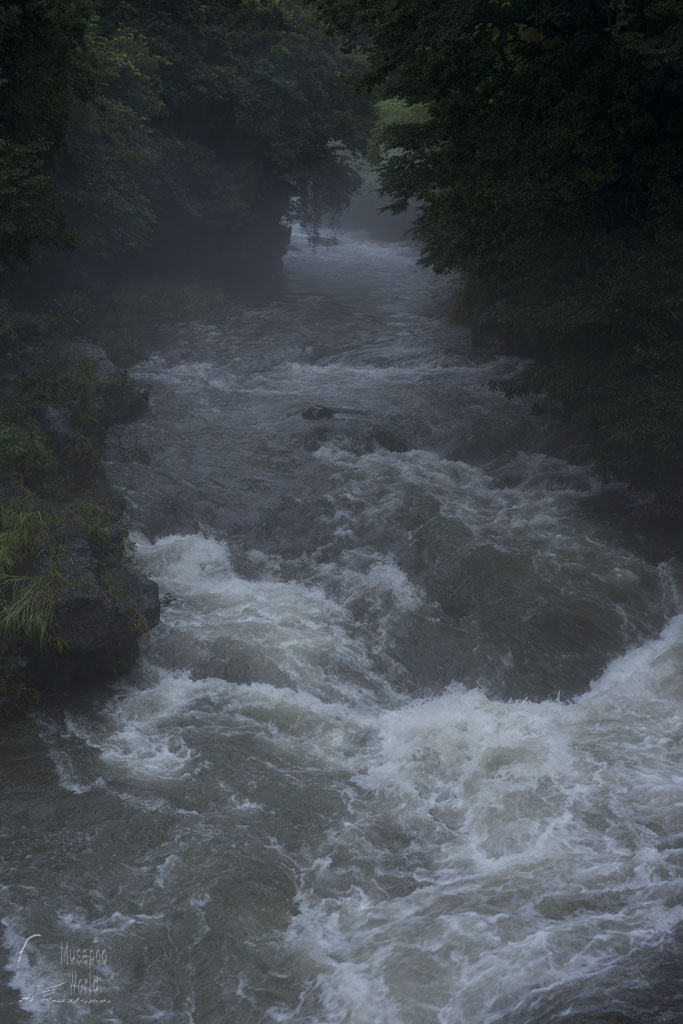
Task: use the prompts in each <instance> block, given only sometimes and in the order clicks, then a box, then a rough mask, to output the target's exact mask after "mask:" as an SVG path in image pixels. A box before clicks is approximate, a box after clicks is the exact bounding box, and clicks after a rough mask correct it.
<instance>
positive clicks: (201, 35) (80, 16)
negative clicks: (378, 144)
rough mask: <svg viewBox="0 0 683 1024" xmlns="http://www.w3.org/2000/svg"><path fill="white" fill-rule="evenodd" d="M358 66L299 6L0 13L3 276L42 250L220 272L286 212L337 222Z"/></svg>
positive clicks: (27, 6)
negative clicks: (153, 258) (230, 256)
mask: <svg viewBox="0 0 683 1024" xmlns="http://www.w3.org/2000/svg"><path fill="white" fill-rule="evenodd" d="M354 63H355V58H351V57H347V56H344V55H342V54H341V53H340V52H339V47H338V45H337V44H336V42H335V41H334V40H332V39H330V38H329V37H327V36H326V35H325V34H324V33H323V31H322V30H321V28H320V27H319V25H318V23H317V22H316V20H315V18H314V16H313V14H312V12H311V11H310V10H309V9H307V8H306V7H305V6H303V5H302V4H301V3H299V2H297V0H241V2H227V0H208V2H199V0H172V2H171V0H166V2H165V0H126V2H121V3H120V2H118V0H116V2H114V0H14V2H12V0H10V2H9V3H7V4H5V6H4V7H3V9H2V10H1V11H0V69H1V70H0V209H1V211H2V212H1V213H0V274H2V273H3V272H5V273H7V271H9V270H12V269H16V268H17V267H18V266H20V265H21V264H28V263H30V262H31V261H32V259H33V258H34V257H35V255H36V254H37V252H38V251H39V250H40V249H41V248H42V247H45V246H57V247H73V246H76V247H77V249H78V250H79V251H80V252H82V253H83V254H84V255H87V259H88V260H89V261H92V259H93V257H94V258H96V259H97V260H99V261H101V260H106V261H108V262H110V263H111V261H113V260H119V261H121V260H122V259H123V258H124V257H126V256H128V255H130V254H131V253H139V252H142V251H144V250H146V249H149V248H150V247H152V248H154V247H156V250H157V253H162V254H163V255H164V256H166V257H169V256H172V255H174V254H175V255H176V256H178V257H179V258H180V259H183V258H184V259H185V260H186V261H187V260H192V261H193V262H194V261H196V259H197V257H198V256H201V250H202V249H204V250H206V253H207V259H208V260H209V261H211V260H212V259H216V258H218V259H219V260H220V257H221V255H222V254H223V253H224V252H226V251H228V250H232V251H233V252H234V253H237V254H239V249H240V246H241V245H242V244H245V243H246V244H247V245H249V244H252V242H253V244H255V245H256V246H257V247H258V245H259V244H261V243H263V245H267V244H268V239H269V238H270V239H271V241H272V238H274V237H275V235H274V234H273V229H276V228H277V225H278V223H279V221H280V219H281V218H282V217H283V216H287V215H288V214H290V213H291V212H292V209H291V208H290V203H291V202H292V201H294V202H295V203H296V204H298V209H299V211H300V213H301V214H302V216H303V217H304V219H306V218H308V219H309V220H311V221H314V220H315V218H316V217H317V216H320V215H321V214H322V213H323V212H325V211H326V210H334V209H337V208H339V207H340V206H341V205H343V203H344V202H345V201H346V199H347V198H348V196H349V195H350V194H351V192H352V191H353V189H354V188H355V186H356V184H357V181H358V179H357V175H356V172H355V170H354V167H353V160H352V157H351V154H352V153H353V152H357V151H359V150H361V149H362V148H363V147H364V144H365V136H366V134H367V131H368V130H369V126H370V122H371V109H372V105H371V103H370V102H369V101H368V100H367V98H366V97H364V96H362V95H360V94H359V93H358V92H357V91H356V90H355V89H354V88H353V87H352V86H351V85H349V84H348V83H347V81H346V74H347V72H348V71H349V70H350V69H351V67H352V66H353V65H354ZM275 234H276V233H275ZM276 248H277V245H276ZM238 258H239V257H238Z"/></svg>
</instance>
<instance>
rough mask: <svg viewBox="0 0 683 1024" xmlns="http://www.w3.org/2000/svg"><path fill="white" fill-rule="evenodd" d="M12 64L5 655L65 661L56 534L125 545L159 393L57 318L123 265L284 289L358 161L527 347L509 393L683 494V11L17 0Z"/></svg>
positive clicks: (426, 252)
mask: <svg viewBox="0 0 683 1024" xmlns="http://www.w3.org/2000/svg"><path fill="white" fill-rule="evenodd" d="M0 55H1V64H0V96H1V100H2V101H1V102H0V196H1V197H2V204H1V207H0V342H1V344H2V348H3V358H4V376H5V377H6V378H7V381H8V386H7V387H6V389H5V391H4V394H3V398H2V403H1V407H0V441H1V442H2V447H1V448H0V473H2V493H3V496H4V504H3V511H2V517H3V518H2V537H3V545H2V550H3V554H2V563H1V564H0V573H1V575H0V587H1V588H2V594H3V597H4V603H3V611H2V614H1V615H0V633H1V634H2V636H3V637H4V638H5V641H3V642H10V641H13V640H16V639H17V638H19V639H20V640H21V641H22V642H23V640H26V639H27V638H29V639H30V640H31V643H32V644H33V647H36V646H38V647H40V648H42V649H47V648H50V646H52V648H55V645H56V646H59V645H60V644H61V645H63V643H64V630H63V628H60V627H59V601H60V599H61V598H60V595H62V596H63V593H64V587H65V583H64V573H63V571H62V570H61V569H60V566H63V564H64V559H63V558H62V557H61V556H60V555H59V551H63V550H64V549H65V548H66V549H68V548H69V544H70V543H71V542H70V541H69V542H67V541H65V532H64V531H65V530H66V532H67V533H68V532H69V530H71V532H72V533H73V531H74V530H76V532H78V529H80V530H81V532H82V533H83V532H85V535H87V537H88V538H89V539H90V540H89V542H90V545H91V548H92V547H93V545H94V547H95V548H97V544H98V543H99V544H100V546H102V544H103V537H104V536H105V535H107V536H109V534H108V533H107V531H109V533H111V529H110V528H111V523H112V522H114V521H118V520H117V516H119V515H120V512H119V513H116V514H115V513H114V512H113V511H111V512H107V513H106V514H105V515H104V518H103V516H102V514H101V513H98V512H97V511H93V509H95V510H96V509H97V508H101V507H102V503H103V501H104V502H105V504H106V503H107V502H110V501H111V500H112V498H111V495H109V494H105V493H104V492H103V491H102V487H103V486H104V485H103V484H102V483H101V481H100V483H98V484H97V486H95V484H94V483H93V481H94V480H96V478H97V473H96V472H95V469H94V467H96V465H97V455H98V451H99V445H100V444H101V441H102V438H103V436H104V432H105V430H106V426H107V424H108V423H109V422H110V421H111V420H112V419H113V418H114V417H115V415H116V414H118V413H120V412H121V410H124V412H126V410H127V413H130V414H133V411H135V410H137V411H139V410H140V409H141V408H143V406H144V401H143V398H142V397H141V396H136V395H135V394H134V392H133V390H132V389H131V388H130V386H129V384H128V382H127V379H126V378H125V375H121V374H120V373H117V372H115V368H113V367H105V366H104V364H103V363H102V358H101V356H100V357H99V358H100V364H99V367H98V365H97V360H95V362H93V360H92V358H90V357H89V356H88V353H87V352H86V351H85V350H84V349H83V348H81V349H80V350H78V349H74V348H73V346H72V347H71V348H69V344H70V343H71V341H72V340H73V335H72V338H71V340H70V339H69V337H68V332H66V333H64V332H62V333H61V334H60V330H59V329H58V328H57V327H56V326H55V324H56V323H57V320H58V317H57V318H55V315H54V309H55V308H57V309H59V303H60V301H62V300H63V298H64V296H68V295H69V294H70V293H72V292H73V291H74V289H85V290H87V289H88V288H94V289H95V291H97V288H99V290H100V293H101V292H102V290H103V285H102V282H108V281H110V280H112V279H113V278H114V277H116V275H117V274H121V273H124V272H128V273H130V272H131V269H132V271H133V272H134V273H139V274H144V273H145V270H146V269H149V268H150V267H154V268H155V269H156V270H157V271H159V270H160V271H161V272H165V271H168V272H172V273H174V274H177V273H180V274H182V273H185V272H187V273H194V272H197V271H199V272H209V273H212V274H214V275H217V276H218V277H219V278H222V279H224V280H226V281H227V280H230V279H231V278H235V277H237V276H239V274H240V273H242V272H243V271H244V270H245V269H256V270H257V271H258V273H266V272H267V271H268V269H269V268H273V267H277V266H278V265H279V262H280V259H281V256H282V255H283V253H284V251H285V249H286V247H287V242H288V238H289V228H288V224H291V222H292V220H293V219H298V220H300V221H302V222H303V223H304V224H305V225H307V226H308V227H309V229H310V231H311V232H312V233H314V232H315V230H316V228H317V225H319V224H320V222H321V218H322V217H323V215H325V214H334V213H335V212H338V211H339V210H340V209H342V208H343V206H344V204H345V203H346V202H347V201H348V199H349V197H350V196H351V195H352V194H353V192H354V189H355V188H356V187H357V185H358V182H359V177H358V172H357V169H356V164H355V162H354V161H355V159H356V158H357V157H358V156H359V155H360V154H362V153H363V152H366V153H367V155H368V156H369V158H370V159H371V161H372V162H374V163H375V164H376V166H377V168H378V172H379V175H380V181H381V188H382V191H383V195H384V197H385V202H386V204H387V206H388V208H389V209H391V210H393V211H394V212H398V211H402V210H405V209H406V208H407V207H408V205H409V204H414V205H415V206H416V208H417V210H418V214H417V218H416V221H415V226H414V235H415V238H416V239H417V241H418V242H419V244H420V246H421V250H422V260H423V262H424V263H426V264H427V265H429V266H431V267H433V268H434V269H435V270H436V271H437V272H440V273H444V272H451V271H453V272H456V273H457V275H458V280H459V281H460V282H461V284H460V288H461V294H460V296H459V299H458V301H459V304H460V313H461V315H467V316H469V317H471V318H472V319H473V321H475V322H479V323H483V322H486V324H487V325H488V328H489V330H491V329H493V330H494V332H497V335H498V339H499V342H500V341H501V339H502V343H504V344H506V345H508V346H511V347H512V348H513V349H514V351H517V352H520V353H522V354H524V355H526V356H530V357H531V359H530V360H529V361H528V362H526V363H525V369H524V370H523V371H522V372H521V373H520V374H518V375H517V376H516V377H515V378H513V379H509V378H508V379H504V380H497V381H492V382H491V386H493V387H495V388H499V389H502V390H503V391H505V392H506V393H507V394H508V395H511V396H514V395H520V394H534V395H537V396H538V398H537V404H536V407H537V408H538V409H539V410H545V411H549V412H551V413H552V414H555V415H561V416H564V417H568V418H574V419H575V420H576V421H577V422H579V423H580V424H581V425H583V426H584V427H586V428H588V430H589V431H590V432H592V436H594V437H595V438H596V448H595V451H596V452H597V457H598V459H599V461H600V462H601V465H602V466H603V468H604V469H606V470H607V471H612V472H615V473H617V474H618V475H620V476H622V477H625V478H628V479H630V480H632V481H635V482H636V483H638V484H639V485H641V486H643V485H644V486H645V487H648V488H651V489H652V490H654V491H655V492H657V493H658V494H659V495H660V496H662V497H663V498H664V500H665V502H666V503H668V504H667V507H668V508H669V509H671V508H676V507H678V506H679V505H680V503H681V500H683V487H682V485H681V480H682V471H683V401H682V399H681V395H682V393H683V344H682V339H681V314H682V312H683V190H682V185H683V122H682V121H681V116H680V111H681V109H682V108H683V63H682V58H683V17H682V16H681V11H680V6H679V4H678V3H677V0H651V2H646V0H579V2H576V3H572V4H566V3H555V2H552V0H474V2H472V3H467V4H463V3H446V2H445V0H434V2H424V0H420V2H419V3H418V2H416V0H406V2H402V3H400V4H396V3H389V2H387V0H362V2H361V0H311V2H309V3H306V2H299V0H241V2H240V0H230V2H228V0H207V2H200V0H125V2H113V0H11V2H9V3H5V4H4V5H3V6H2V9H1V10H0ZM377 109H379V112H380V114H379V119H378V118H377V112H376V111H377ZM105 287H106V285H105ZM55 304H56V305H55ZM90 355H91V356H92V353H91V354H90ZM127 413H126V414H127ZM93 488H94V490H93ZM98 488H99V491H98ZM103 494H104V497H103ZM75 497H76V498H78V500H79V501H80V502H81V505H80V506H79V510H78V511H77V512H73V509H72V512H71V513H69V515H70V516H71V519H69V516H67V521H68V522H70V525H68V526H67V527H65V526H64V517H63V516H62V520H60V523H61V525H59V526H57V525H56V519H55V518H54V514H53V513H52V512H50V510H49V508H48V506H47V505H46V504H45V502H48V503H49V502H50V501H53V502H54V501H61V502H64V501H67V502H72V503H73V500H74V499H75ZM83 501H86V502H90V503H91V505H88V506H87V509H86V512H84V511H83ZM36 502H37V504H36ZM41 502H42V504H41ZM91 506H92V507H91ZM86 513H87V514H86ZM51 516H52V518H50V517H51ZM117 529H118V528H117ZM114 535H115V536H116V537H118V540H117V542H116V544H115V545H114V547H115V548H116V552H115V553H114V554H112V551H111V544H110V545H109V547H108V548H107V545H106V544H105V545H104V547H105V548H106V549H107V550H108V551H109V554H108V555H107V558H109V560H110V562H112V565H114V567H115V568H116V571H119V569H120V568H121V564H122V560H123V547H122V545H123V540H122V539H121V538H122V536H124V535H122V534H121V531H120V530H119V531H118V533H117V530H114ZM55 537H56V538H57V539H56V540H55ZM98 538H99V539H98ZM124 539H125V538H124ZM117 545H118V546H117ZM46 549H47V551H48V555H46V554H45V551H46ZM97 557H98V558H99V562H98V564H100V563H101V561H102V559H101V557H100V556H97ZM60 558H61V561H60ZM36 559H37V561H36ZM105 560H106V559H105ZM112 560H113V561H112ZM110 569H111V565H110ZM90 571H92V572H95V577H96V583H97V586H98V587H100V588H102V587H103V586H104V589H105V590H107V587H108V591H107V593H108V594H109V597H111V596H112V594H111V591H112V587H111V586H110V585H109V584H106V581H105V580H104V577H103V575H102V572H101V570H100V569H97V570H95V569H93V568H92V566H91V567H90V568H89V569H88V572H90ZM108 571H109V570H108ZM81 575H83V573H82V574H81ZM36 580H37V581H38V582H36ZM105 584H106V585H105ZM69 586H71V584H69ZM72 589H73V587H72ZM114 589H115V588H114ZM124 589H125V588H124ZM112 600H114V604H115V605H116V603H117V599H114V598H112ZM129 603H130V602H129ZM119 604H120V601H119ZM131 607H133V608H134V609H137V610H135V614H134V618H135V616H137V618H135V621H139V620H140V611H139V608H138V606H137V605H134V604H133V605H131ZM131 614H132V613H131ZM129 618H130V616H129ZM67 646H68V644H67Z"/></svg>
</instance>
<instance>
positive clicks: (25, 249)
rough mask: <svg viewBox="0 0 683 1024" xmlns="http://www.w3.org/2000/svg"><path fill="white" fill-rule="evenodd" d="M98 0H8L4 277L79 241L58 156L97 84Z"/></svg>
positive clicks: (2, 27) (1, 203)
mask: <svg viewBox="0 0 683 1024" xmlns="http://www.w3.org/2000/svg"><path fill="white" fill-rule="evenodd" d="M93 13H94V0H7V2H5V3H4V4H3V5H2V8H1V9H0V276H1V275H2V274H3V273H5V272H6V271H7V270H9V269H14V268H16V267H17V266H18V265H20V264H22V263H24V264H25V263H29V262H30V260H31V259H32V257H33V256H34V254H35V252H36V251H37V249H38V248H39V247H41V246H46V245H47V246H54V245H61V246H64V245H69V244H72V243H73V238H72V235H71V234H70V232H69V230H68V227H67V223H66V220H65V217H64V215H63V213H62V211H61V205H60V202H59V197H58V195H57V194H56V189H55V171H54V158H55V153H56V151H57V149H58V148H59V146H61V145H62V144H63V142H64V139H65V137H66V133H67V129H68V125H69V120H70V117H71V113H72V110H73V107H74V105H75V104H76V103H77V102H80V101H83V100H85V99H86V98H87V97H88V96H89V95H90V93H91V90H92V87H93V67H94V55H93V53H92V51H91V50H90V48H89V45H88V42H87V30H88V26H89V24H90V22H91V19H92V17H93Z"/></svg>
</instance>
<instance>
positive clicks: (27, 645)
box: [0, 342, 160, 705]
mask: <svg viewBox="0 0 683 1024" xmlns="http://www.w3.org/2000/svg"><path fill="white" fill-rule="evenodd" d="M6 370H7V372H6V377H5V380H6V382H7V383H6V387H5V393H4V395H3V401H2V406H1V418H0V517H1V519H0V703H3V704H5V705H12V704H15V703H16V701H17V698H19V697H20V696H21V694H22V693H24V694H25V693H26V692H29V691H32V692H35V691H46V692H47V693H50V694H53V695H59V694H61V693H63V692H64V691H65V690H66V689H67V688H69V687H71V686H73V685H83V684H85V685H88V686H90V685H93V684H94V685H97V684H98V683H101V682H105V681H108V680H112V679H115V678H117V677H118V676H120V675H121V674H123V673H124V672H125V671H127V670H128V669H129V668H130V667H131V666H132V665H133V664H134V662H135V660H136V658H137V656H138V652H139V645H140V641H141V639H142V638H144V637H145V636H146V635H147V633H148V632H149V630H150V629H152V628H153V627H154V626H155V625H156V624H157V623H158V621H159V612H160V604H159V593H158V588H157V585H156V583H154V582H153V581H152V580H149V579H147V578H146V577H145V576H144V575H143V574H142V573H140V572H139V570H138V569H137V568H136V566H135V563H134V559H133V549H132V545H131V543H130V541H129V538H128V534H127V531H126V529H125V527H124V525H123V521H122V516H123V510H124V505H125V502H124V500H123V499H122V497H121V495H120V494H118V493H117V492H115V491H114V490H113V489H112V488H111V487H110V486H109V484H108V482H107V479H106V474H105V472H104V468H103V466H102V462H101V447H100V446H101V444H102V442H103V440H104V438H105V435H106V432H107V429H108V428H109V427H110V426H111V425H112V424H114V423H117V422H121V421H122V420H128V419H132V418H135V417H138V416H141V415H143V414H144V412H145V411H146V409H147V407H148V400H149V399H148V395H147V394H146V393H145V392H144V391H141V390H140V389H138V388H136V387H135V386H133V385H132V384H131V382H130V380H129V379H128V377H127V375H126V373H125V372H124V371H122V370H120V369H118V368H117V367H116V366H115V365H114V364H113V363H112V362H111V360H110V359H109V357H108V355H107V353H106V352H105V351H104V350H103V349H101V348H99V347H98V346H95V345H90V344H87V343H73V342H72V343H69V344H67V345H64V346H61V347H60V348H59V350H58V356H57V357H56V356H55V351H54V349H53V350H52V351H51V352H47V351H46V349H45V347H44V346H36V347H30V346H29V347H27V346H24V347H23V348H22V350H21V352H20V353H15V356H14V358H12V357H9V358H8V359H7V362H6Z"/></svg>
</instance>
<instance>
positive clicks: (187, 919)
mask: <svg viewBox="0 0 683 1024" xmlns="http://www.w3.org/2000/svg"><path fill="white" fill-rule="evenodd" d="M294 243H295V244H294V247H293V249H292V251H291V252H290V253H289V254H288V256H287V257H286V260H285V274H284V279H283V281H282V284H281V288H280V290H279V291H278V293H277V294H275V295H273V296H272V297H271V298H270V299H269V300H268V301H264V302H261V303H260V304H258V305H246V304H245V305H240V304H237V303H226V307H225V311H224V314H222V315H221V316H220V317H215V318H214V322H212V323H207V322H187V323H178V324H176V325H173V326H172V327H170V328H169V327H164V328H163V329H162V328H160V329H159V337H160V342H161V341H162V340H163V345H161V344H160V347H159V349H158V351H157V352H156V353H155V354H154V355H153V356H152V357H151V358H150V359H149V360H148V361H146V362H144V363H142V364H140V365H138V366H136V367H135V368H134V370H133V376H134V377H135V379H136V380H137V381H139V382H141V383H144V384H146V385H149V386H150V388H151V396H152V398H151V411H150V414H149V415H148V416H147V417H146V418H145V419H144V420H141V421H139V422H137V423H134V424H129V425H127V426H125V427H123V428H120V429H118V430H117V431H116V432H115V433H113V434H112V436H111V437H110V440H109V445H108V453H107V458H108V464H109V473H110V477H111V479H112V481H113V482H114V483H115V484H116V485H117V486H119V487H121V488H123V489H124V490H125V491H126V493H127V496H128V501H129V514H130V518H131V522H132V527H133V529H134V531H135V538H136V541H137V544H138V556H137V557H138V558H139V561H140V562H141V564H142V565H143V566H144V567H145V569H146V571H147V573H148V574H149V575H151V576H152V577H153V578H154V579H156V580H158V582H159V585H160V589H161V593H162V595H163V601H164V605H163V612H162V624H161V625H160V626H159V627H158V628H157V629H156V630H154V632H153V633H152V634H151V635H150V637H149V639H148V641H147V643H146V645H145V650H144V655H143V658H142V660H141V662H140V664H139V666H138V667H137V668H136V669H135V670H134V671H133V672H132V673H130V674H129V676H128V677H126V678H125V679H124V680H122V681H121V682H120V683H119V684H117V685H116V686H115V687H114V688H108V689H104V690H103V689H102V688H101V687H99V686H98V685H97V681H96V680H94V681H93V691H92V693H90V694H84V695H83V696H82V697H81V698H79V699H78V700H77V701H74V702H73V703H72V704H71V705H70V707H69V708H68V710H65V709H61V710H59V709H56V708H54V707H52V708H49V709H48V708H46V709H44V710H43V711H39V712H38V713H37V714H35V715H33V716H32V717H30V718H29V719H28V720H27V721H26V722H24V723H21V724H18V725H17V726H16V727H14V728H13V729H12V730H9V735H7V738H6V741H5V760H6V772H5V781H4V787H3V796H4V798H5V799H4V814H3V818H2V822H1V823H0V827H1V828H2V843H3V846H2V849H3V855H4V856H3V859H4V863H3V876H2V878H3V883H2V897H3V907H2V921H3V926H4V944H5V946H4V948H5V957H4V963H5V972H6V973H5V979H4V980H5V988H4V997H3V998H2V1000H0V1001H1V1002H2V1008H1V1009H0V1015H2V1020H3V1022H4V1021H8V1022H12V1024H13V1022H14V1021H17V1022H21V1021H24V1022H26V1024H31V1022H33V1024H43V1022H53V1021H54V1022H57V1024H67V1022H72V1021H77V1022H80V1021H94V1020H97V1021H101V1022H103V1024H143V1022H144V1024H147V1022H152V1021H155V1022H156V1021H159V1022H163V1024H257V1022H259V1024H269V1022H273V1024H275V1022H277V1024H284V1022H294V1024H342V1022H344V1024H549V1022H551V1021H553V1022H554V1021H560V1020H562V1021H565V1022H569V1024H579V1022H581V1024H586V1022H588V1021H590V1022H592V1024H594V1022H600V1021H605V1022H607V1021H609V1022H610V1024H644V1022H647V1024H673V1022H675V1021H680V1020H681V1019H683V982H682V980H681V972H680V962H681V953H682V952H683V948H682V947H683V925H682V924H681V922H682V921H683V909H682V907H681V881H680V879H681V860H682V858H683V795H682V794H683V788H682V781H683V780H682V768H681V737H682V736H683V705H682V704H681V697H682V695H683V671H682V667H683V602H682V601H681V597H680V593H679V590H680V587H681V568H680V566H679V564H678V563H677V561H676V560H675V559H673V558H671V557H669V556H668V555H667V553H666V552H665V551H664V552H663V551H661V550H660V548H659V546H658V544H657V543H656V541H655V540H652V539H648V538H647V537H644V536H640V535H639V534H638V532H637V530H636V528H635V527H634V526H633V523H634V521H635V520H634V519H633V517H631V516H630V515H629V514H628V511H629V509H630V508H631V507H632V506H633V505H635V504H637V502H638V500H639V499H638V498H636V497H634V496H632V495H629V493H628V492H627V490H626V489H625V488H624V487H623V486H622V485H620V484H618V483H609V484H607V483H603V482H601V481H600V479H599V478H598V477H597V476H596V475H595V474H594V473H593V472H592V471H591V469H590V467H588V466H586V465H585V464H582V460H581V458H580V457H579V452H578V449H577V448H576V447H571V444H572V443H574V442H571V439H567V438H563V436H562V431H561V429H560V428H559V427H558V426H557V425H553V424H552V423H550V422H548V421H545V420H543V419H541V418H539V417H534V416H532V415H530V412H529V408H528V403H526V402H524V401H515V402H508V401H506V400H505V399H504V398H503V397H502V396H501V395H499V394H497V393H493V392H491V391H490V390H488V389H487V387H486V382H487V380H489V379H490V378H491V377H493V376H500V375H504V374H506V373H509V372H511V371H512V370H513V369H514V365H515V363H514V360H512V359H509V358H506V359H504V358H496V359H492V357H491V356H490V355H487V354H486V353H482V352H477V351H476V350H475V349H473V347H472V344H471V339H470V335H469V332H468V331H467V329H466V328H464V327H457V326H452V325H450V324H449V323H448V322H447V320H446V318H445V313H444V311H445V305H446V302H447V299H448V297H449V294H450V291H451V287H452V286H451V284H450V283H449V282H448V281H446V280H444V279H440V278H437V277H435V276H434V275H433V274H432V273H431V272H430V271H428V270H426V269H424V268H420V267H419V266H417V265H416V262H415V258H416V254H415V252H414V250H413V249H412V248H411V247H410V246H409V245H408V244H406V243H389V242H380V241H373V240H372V239H370V238H368V237H366V236H363V235H362V234H348V235H346V236H343V237H342V238H341V240H340V244H338V245H336V246H330V247H326V248H322V249H318V250H317V251H313V250H311V249H310V248H309V247H308V246H307V245H306V240H305V238H303V236H299V235H296V236H295V238H294ZM314 405H320V406H325V407H327V408H329V409H330V410H331V411H332V412H333V416H331V417H328V418H323V419H319V420H311V419H305V418H304V417H302V415H301V413H302V411H303V410H306V409H307V408H308V407H310V406H314ZM6 731H7V730H6Z"/></svg>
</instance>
